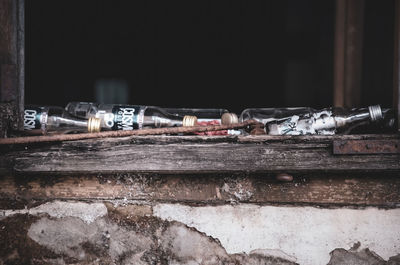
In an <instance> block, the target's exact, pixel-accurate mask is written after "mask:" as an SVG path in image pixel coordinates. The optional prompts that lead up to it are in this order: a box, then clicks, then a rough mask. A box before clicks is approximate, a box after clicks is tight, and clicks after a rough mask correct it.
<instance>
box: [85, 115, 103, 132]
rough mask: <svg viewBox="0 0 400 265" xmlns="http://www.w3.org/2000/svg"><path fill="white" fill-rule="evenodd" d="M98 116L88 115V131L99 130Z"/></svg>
mask: <svg viewBox="0 0 400 265" xmlns="http://www.w3.org/2000/svg"><path fill="white" fill-rule="evenodd" d="M100 121H101V119H100V118H95V117H90V118H89V119H88V131H89V132H90V133H95V132H100Z"/></svg>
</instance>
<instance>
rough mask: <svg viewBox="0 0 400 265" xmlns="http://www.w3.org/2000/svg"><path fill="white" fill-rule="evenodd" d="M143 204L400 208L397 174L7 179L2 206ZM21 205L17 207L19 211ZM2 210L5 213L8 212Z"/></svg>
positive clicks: (0, 192)
mask: <svg viewBox="0 0 400 265" xmlns="http://www.w3.org/2000/svg"><path fill="white" fill-rule="evenodd" d="M54 199H61V200H65V199H68V200H114V202H116V201H118V200H121V201H127V200H144V201H147V202H148V201H157V202H177V203H194V204H225V203H236V202H246V203H256V204H299V205H300V204H310V205H321V206H326V207H331V206H333V207H335V206H336V207H339V206H358V207H359V206H363V207H364V206H372V205H373V206H378V207H400V178H399V177H398V176H397V174H378V175H376V174H374V175H371V174H360V175H357V174H356V175H354V174H352V175H351V176H349V175H347V174H346V175H323V176H322V175H314V174H296V175H294V180H293V182H287V183H282V182H279V181H277V180H276V179H275V177H274V175H270V174H267V175H258V174H256V175H246V174H238V175H230V176H221V175H208V174H207V175H195V176H193V175H162V176H160V175H154V174H149V175H141V174H116V175H97V176H93V175H91V176H3V177H2V178H0V204H1V205H3V206H4V207H7V205H10V203H9V202H10V201H12V202H13V204H12V205H13V206H12V207H22V208H23V207H24V206H26V205H27V204H28V205H29V204H32V203H33V204H34V203H35V201H39V202H40V201H47V200H54ZM18 205H19V206H18ZM4 207H3V208H4Z"/></svg>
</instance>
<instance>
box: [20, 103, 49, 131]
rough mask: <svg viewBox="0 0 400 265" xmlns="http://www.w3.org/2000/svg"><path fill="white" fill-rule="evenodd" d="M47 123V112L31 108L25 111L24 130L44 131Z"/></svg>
mask: <svg viewBox="0 0 400 265" xmlns="http://www.w3.org/2000/svg"><path fill="white" fill-rule="evenodd" d="M46 123H47V112H45V111H43V109H42V108H39V107H30V108H27V109H25V111H24V130H28V131H30V130H36V129H42V130H44V129H45V127H46Z"/></svg>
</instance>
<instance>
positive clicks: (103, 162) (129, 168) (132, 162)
mask: <svg viewBox="0 0 400 265" xmlns="http://www.w3.org/2000/svg"><path fill="white" fill-rule="evenodd" d="M377 138H379V139H399V136H397V135H387V136H383V135H382V136H379V135H378V136H377V135H371V136H366V135H360V136H354V135H353V136H347V137H338V136H322V137H315V136H314V137H310V136H304V137H299V136H297V137H290V136H289V137H271V136H252V137H247V136H246V137H178V136H158V137H157V136H154V137H126V138H118V139H102V140H100V141H97V140H85V141H73V142H63V143H58V144H51V145H49V144H47V145H44V144H42V145H37V146H27V147H26V150H25V147H24V146H22V147H21V146H20V147H17V146H15V147H9V146H7V147H5V148H2V149H1V150H2V152H3V153H4V155H3V156H2V157H1V158H0V168H1V169H2V170H1V171H2V172H3V174H4V173H6V172H7V173H10V172H14V173H21V174H29V173H48V174H97V173H124V172H133V173H160V174H171V173H172V174H177V173H178V174H191V173H196V174H201V173H241V172H242V173H243V172H244V173H268V172H347V173H350V172H386V171H387V172H400V154H368V155H333V152H332V141H333V140H334V139H361V140H362V139H377Z"/></svg>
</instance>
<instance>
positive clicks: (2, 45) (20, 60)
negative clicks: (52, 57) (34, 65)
mask: <svg viewBox="0 0 400 265" xmlns="http://www.w3.org/2000/svg"><path fill="white" fill-rule="evenodd" d="M24 29H25V26H24V0H0V137H4V136H6V134H7V129H10V128H11V129H22V127H23V124H22V113H23V110H24V79H25V72H24V49H25V44H24V35H25V31H24Z"/></svg>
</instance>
